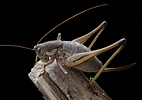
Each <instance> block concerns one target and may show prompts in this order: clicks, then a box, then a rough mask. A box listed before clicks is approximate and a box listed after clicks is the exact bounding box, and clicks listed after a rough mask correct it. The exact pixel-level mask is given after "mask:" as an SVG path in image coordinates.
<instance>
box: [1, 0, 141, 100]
mask: <svg viewBox="0 0 142 100" xmlns="http://www.w3.org/2000/svg"><path fill="white" fill-rule="evenodd" d="M112 1H113V0H112ZM112 1H108V0H105V1H102V0H84V1H80V2H76V1H47V2H22V1H20V2H13V1H12V2H2V3H1V10H0V13H1V18H0V20H1V26H0V27H1V29H0V30H1V32H0V44H16V45H22V46H26V47H30V48H33V47H34V45H36V43H37V41H38V40H39V39H40V38H41V37H42V36H43V35H44V34H45V33H46V32H48V31H49V30H50V29H51V28H53V27H54V26H55V25H57V24H59V23H60V22H62V21H63V20H65V19H67V18H69V17H71V16H72V15H74V14H76V13H78V12H80V11H82V10H85V9H87V8H90V7H93V6H96V5H99V4H104V3H108V4H109V5H108V6H104V7H100V8H96V9H94V10H91V11H88V12H86V13H84V14H82V15H80V16H78V17H76V18H74V19H72V20H70V21H68V22H67V23H65V24H63V25H62V26H60V27H58V28H57V29H56V30H54V31H53V32H51V33H50V34H48V35H47V36H46V37H45V38H44V39H43V40H42V42H45V41H50V40H55V39H56V38H57V34H58V33H62V40H67V41H71V40H73V39H75V38H77V37H80V36H82V35H84V34H86V33H88V32H90V31H91V30H93V29H94V28H96V27H97V26H98V25H99V24H100V23H101V22H103V21H107V23H108V25H107V27H106V29H105V31H104V32H103V33H102V34H101V36H100V37H99V39H98V40H97V42H96V43H95V45H94V46H93V48H92V50H95V49H99V48H102V47H105V46H107V45H110V44H112V43H114V42H116V41H118V40H119V39H121V38H123V37H124V38H126V40H127V45H126V47H125V48H124V49H123V50H122V51H121V53H119V55H117V57H115V59H114V60H113V61H112V62H111V63H110V64H109V66H108V67H118V66H124V65H127V64H130V63H133V62H137V65H136V66H134V67H132V68H130V69H128V70H124V71H121V72H111V73H103V74H101V76H100V77H99V78H98V79H97V82H98V84H99V85H100V86H101V87H102V89H103V90H104V91H105V92H106V93H107V94H108V95H109V96H110V97H111V98H112V99H113V100H126V99H128V98H130V100H132V99H134V98H135V100H136V99H137V98H139V97H140V95H139V93H138V92H140V90H141V89H140V79H141V77H140V75H141V73H139V72H138V71H140V70H141V69H140V67H141V66H138V65H139V62H138V60H139V59H141V58H139V57H140V50H139V49H140V47H141V36H140V34H141V30H140V29H141V27H139V26H141V20H140V14H141V13H140V11H141V10H140V5H138V2H137V1H128V2H126V1H125V2H124V0H118V1H113V2H112ZM94 37H95V35H94V36H93V37H92V38H91V39H89V41H87V43H85V45H86V46H88V45H89V43H91V40H92V39H93V38H94ZM115 50H116V48H115V49H112V50H110V51H107V52H105V53H103V54H101V55H99V56H98V58H99V59H100V60H101V61H102V62H103V63H105V61H106V60H107V59H108V57H110V55H111V54H112V53H113V52H114V51H115ZM34 59H35V52H33V51H30V50H25V49H20V48H12V47H0V69H1V72H0V73H1V75H0V76H1V82H0V83H2V84H1V86H0V90H1V94H0V96H1V100H9V99H14V100H19V99H26V100H32V99H33V98H36V100H43V99H42V97H41V96H42V95H41V93H40V92H39V91H38V89H37V88H36V87H35V86H34V84H33V83H32V82H31V80H30V79H29V78H28V73H29V72H30V70H31V68H32V67H33V65H34ZM86 75H87V76H88V77H89V76H92V77H93V76H94V75H95V74H94V73H91V74H86Z"/></svg>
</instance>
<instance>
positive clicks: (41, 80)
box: [28, 61, 111, 100]
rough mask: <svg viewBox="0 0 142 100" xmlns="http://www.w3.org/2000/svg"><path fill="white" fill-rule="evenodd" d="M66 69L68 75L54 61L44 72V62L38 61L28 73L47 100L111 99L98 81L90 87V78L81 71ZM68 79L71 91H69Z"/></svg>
mask: <svg viewBox="0 0 142 100" xmlns="http://www.w3.org/2000/svg"><path fill="white" fill-rule="evenodd" d="M64 69H65V70H66V71H67V72H68V76H67V75H66V74H65V73H64V72H63V71H62V70H61V69H60V67H59V66H58V64H57V63H56V61H54V63H52V64H50V65H48V66H46V67H45V72H44V65H43V63H42V62H41V61H38V62H37V63H36V65H35V66H34V67H33V68H32V69H31V72H30V73H29V74H28V75H29V78H30V79H31V80H32V82H33V83H34V84H35V85H36V87H37V88H38V89H39V91H40V92H41V93H42V94H43V96H44V98H45V100H111V98H110V97H108V95H107V94H106V93H105V92H104V91H103V90H102V89H101V88H100V87H99V85H98V84H97V83H96V82H95V83H94V84H93V85H92V86H90V87H89V88H88V84H89V80H88V79H87V78H86V77H85V75H84V74H83V73H82V72H81V71H78V70H76V69H72V68H68V67H64ZM68 79H69V90H70V93H68V92H67V84H68Z"/></svg>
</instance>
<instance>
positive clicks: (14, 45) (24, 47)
mask: <svg viewBox="0 0 142 100" xmlns="http://www.w3.org/2000/svg"><path fill="white" fill-rule="evenodd" d="M0 46H3V47H18V48H24V49H28V50H34V49H31V48H28V47H24V46H19V45H0Z"/></svg>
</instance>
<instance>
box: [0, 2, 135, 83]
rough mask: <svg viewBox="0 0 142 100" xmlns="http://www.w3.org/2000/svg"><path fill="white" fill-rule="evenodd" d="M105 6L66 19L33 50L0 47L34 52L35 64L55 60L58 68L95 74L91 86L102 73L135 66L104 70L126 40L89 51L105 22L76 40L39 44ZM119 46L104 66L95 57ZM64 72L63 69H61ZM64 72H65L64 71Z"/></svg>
mask: <svg viewBox="0 0 142 100" xmlns="http://www.w3.org/2000/svg"><path fill="white" fill-rule="evenodd" d="M105 5H107V4H102V5H98V6H94V7H92V8H89V9H86V10H84V11H82V12H80V13H78V14H76V15H74V16H72V17H70V18H68V19H66V20H65V21H63V22H61V23H60V24H58V25H57V26H55V27H53V28H52V29H51V30H50V31H49V32H47V33H46V34H45V35H44V36H43V37H42V38H41V39H40V40H39V41H38V43H37V45H36V46H35V47H34V49H31V48H27V47H23V46H17V45H0V46H11V47H20V48H25V49H29V50H35V52H36V54H37V56H36V62H37V57H39V58H40V59H41V61H42V62H43V63H44V64H45V65H49V64H51V63H53V61H54V60H55V59H56V61H57V63H58V64H59V65H60V66H65V67H70V68H74V69H77V70H80V71H83V72H97V74H96V75H95V77H94V78H93V79H92V80H91V82H90V84H92V83H93V82H94V81H95V80H96V79H97V78H98V77H99V76H100V74H101V73H102V72H110V71H119V70H123V69H127V68H129V67H132V66H134V65H135V63H133V64H130V65H127V66H124V67H117V68H106V67H107V65H108V64H109V63H110V61H111V60H112V59H113V58H114V57H115V56H116V55H117V54H118V53H119V52H120V51H121V50H122V49H123V47H124V46H125V44H126V39H125V38H123V39H120V40H119V41H117V42H115V43H113V44H111V45H109V46H107V47H104V48H101V49H98V50H93V51H91V47H92V46H93V45H94V43H95V42H96V40H97V38H98V37H99V35H100V34H101V33H102V32H103V30H104V29H105V27H106V25H107V23H106V21H103V22H102V23H101V24H100V25H99V26H98V27H97V28H95V29H94V30H93V31H91V32H90V33H88V34H86V35H84V36H81V37H79V38H77V39H74V40H72V41H61V34H60V33H59V34H58V37H57V40H54V41H49V42H45V43H41V44H39V43H40V42H41V40H42V39H43V38H44V37H45V36H46V35H47V34H49V33H50V32H52V31H53V30H54V29H56V28H57V27H59V26H60V25H62V24H63V23H65V22H67V21H69V20H70V19H72V18H74V17H76V16H78V15H80V14H82V13H84V12H86V11H89V10H91V9H94V8H97V7H100V6H105ZM97 31H99V32H98V34H97V35H96V37H95V38H94V40H93V41H92V43H91V44H90V45H89V47H86V46H84V45H83V44H84V43H85V42H86V41H87V40H88V39H89V38H90V37H91V36H92V35H93V34H94V33H96V32H97ZM117 46H120V47H119V48H118V49H117V50H116V51H115V53H114V54H113V55H112V56H111V57H110V58H109V59H108V60H107V61H106V63H105V64H104V65H102V62H101V61H100V60H99V59H98V58H97V55H99V54H101V53H103V52H105V51H107V50H110V49H112V48H114V47H117ZM63 71H64V69H63ZM64 72H65V71H64Z"/></svg>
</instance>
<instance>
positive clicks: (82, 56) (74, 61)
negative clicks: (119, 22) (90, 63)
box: [65, 39, 125, 67]
mask: <svg viewBox="0 0 142 100" xmlns="http://www.w3.org/2000/svg"><path fill="white" fill-rule="evenodd" d="M124 43H125V39H121V40H119V41H117V42H115V43H113V44H111V45H109V46H107V47H104V48H102V49H98V50H94V51H90V52H83V53H78V54H74V55H72V56H70V57H68V58H67V59H66V61H65V64H66V66H67V67H74V66H76V65H79V64H81V63H83V62H84V61H87V60H88V59H90V58H92V57H95V56H97V55H99V54H101V53H103V52H105V51H107V50H109V49H112V48H114V47H116V46H119V45H122V44H124ZM115 54H116V53H115Z"/></svg>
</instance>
